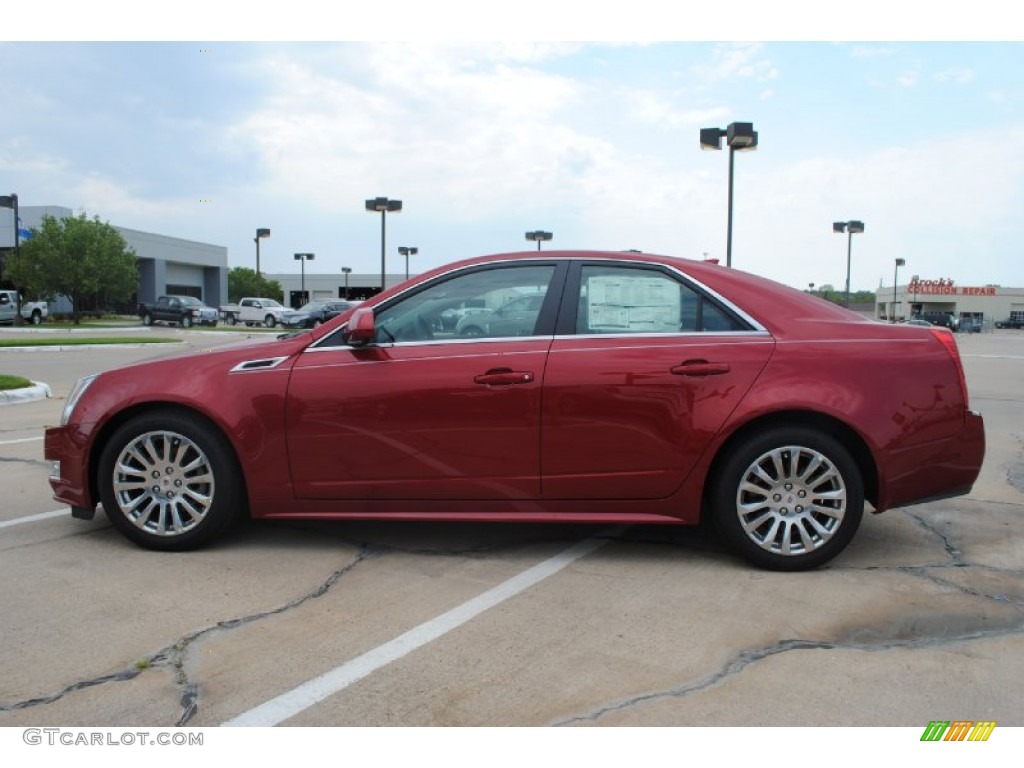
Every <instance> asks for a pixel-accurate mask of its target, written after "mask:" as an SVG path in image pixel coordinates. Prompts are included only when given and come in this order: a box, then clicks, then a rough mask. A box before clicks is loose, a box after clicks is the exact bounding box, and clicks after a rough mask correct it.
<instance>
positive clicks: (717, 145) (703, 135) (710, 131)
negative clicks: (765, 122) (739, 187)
mask: <svg viewBox="0 0 1024 768" xmlns="http://www.w3.org/2000/svg"><path fill="white" fill-rule="evenodd" d="M722 139H725V143H726V146H728V147H729V204H728V221H727V223H726V234H725V266H727V267H731V266H732V187H733V184H732V180H733V166H734V155H735V154H736V153H737V152H751V151H753V150H755V149H757V131H755V130H754V124H753V123H729V125H728V126H726V127H725V128H701V129H700V148H701V149H721V148H722Z"/></svg>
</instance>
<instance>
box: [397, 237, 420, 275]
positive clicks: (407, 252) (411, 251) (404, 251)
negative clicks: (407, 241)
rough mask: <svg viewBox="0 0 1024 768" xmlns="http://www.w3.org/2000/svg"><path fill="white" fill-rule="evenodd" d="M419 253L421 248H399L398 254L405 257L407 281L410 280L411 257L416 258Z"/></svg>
mask: <svg viewBox="0 0 1024 768" xmlns="http://www.w3.org/2000/svg"><path fill="white" fill-rule="evenodd" d="M419 252H420V249H419V248H408V247H406V246H404V245H400V246H399V247H398V254H399V255H400V256H405V279H406V280H408V279H409V257H410V256H415V255H416V254H417V253H419Z"/></svg>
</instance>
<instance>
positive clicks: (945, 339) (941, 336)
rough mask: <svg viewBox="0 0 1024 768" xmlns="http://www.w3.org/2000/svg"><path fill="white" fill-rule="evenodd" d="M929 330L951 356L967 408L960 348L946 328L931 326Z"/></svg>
mask: <svg viewBox="0 0 1024 768" xmlns="http://www.w3.org/2000/svg"><path fill="white" fill-rule="evenodd" d="M931 332H932V336H934V337H935V338H936V339H937V340H938V341H939V343H940V344H942V346H944V347H945V348H946V351H947V352H949V356H950V357H951V358H953V365H954V366H956V372H957V375H958V376H959V377H960V392H961V394H963V398H964V408H967V407H969V406H968V402H967V378H966V377H965V376H964V364H963V363H962V362H961V361H960V350H959V349H958V348H957V346H956V339H955V338H954V337H953V332H952V331H951V330H949V329H948V328H932V329H931Z"/></svg>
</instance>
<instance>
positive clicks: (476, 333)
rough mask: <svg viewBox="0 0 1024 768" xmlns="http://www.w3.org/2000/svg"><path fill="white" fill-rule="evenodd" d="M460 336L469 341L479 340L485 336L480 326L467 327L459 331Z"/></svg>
mask: <svg viewBox="0 0 1024 768" xmlns="http://www.w3.org/2000/svg"><path fill="white" fill-rule="evenodd" d="M459 335H460V336H463V337H465V338H467V339H477V338H480V337H481V336H483V335H484V329H483V328H481V327H480V326H478V325H467V326H466V327H465V328H463V329H462V330H461V331H459Z"/></svg>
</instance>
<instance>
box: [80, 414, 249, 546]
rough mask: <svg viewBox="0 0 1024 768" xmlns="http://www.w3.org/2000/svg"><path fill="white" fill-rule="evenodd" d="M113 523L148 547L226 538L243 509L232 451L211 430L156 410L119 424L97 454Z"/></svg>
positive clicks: (105, 502) (103, 495)
mask: <svg viewBox="0 0 1024 768" xmlns="http://www.w3.org/2000/svg"><path fill="white" fill-rule="evenodd" d="M99 487H100V498H101V500H102V502H103V509H104V510H105V511H106V514H107V517H108V518H109V519H110V522H111V523H112V524H113V525H114V526H115V527H116V528H117V529H118V530H120V531H121V533H123V534H124V535H125V536H126V537H127V538H129V539H131V540H132V541H134V542H135V543H136V544H140V545H141V546H143V547H146V548H148V549H159V550H185V549H192V548H194V547H198V546H200V545H202V544H205V543H207V542H209V541H210V540H212V539H214V538H215V537H217V536H219V535H221V534H222V533H224V532H225V531H226V530H227V528H228V527H229V526H230V525H231V523H232V522H233V521H234V520H235V519H237V517H238V515H239V513H240V512H241V510H242V507H243V506H244V494H243V491H242V484H241V472H240V471H239V468H238V465H237V462H236V460H235V456H234V452H233V451H232V449H231V446H230V445H229V444H228V442H227V440H226V439H225V438H224V436H223V435H222V434H221V433H220V432H218V431H217V430H216V429H215V428H214V427H213V426H211V425H209V424H208V423H206V422H204V421H202V420H201V419H198V418H196V417H192V416H188V415H186V414H182V413H177V412H172V411H156V412H153V413H151V414H147V415H144V416H140V417H137V418H135V419H132V420H131V421H129V422H127V423H126V424H124V425H122V426H121V427H120V428H118V429H117V431H116V432H115V433H114V434H113V436H112V437H111V438H110V440H109V441H108V442H107V444H106V446H105V447H104V449H103V452H102V454H101V456H100V462H99Z"/></svg>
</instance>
